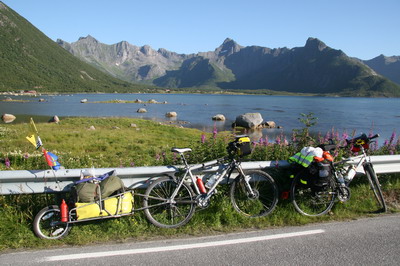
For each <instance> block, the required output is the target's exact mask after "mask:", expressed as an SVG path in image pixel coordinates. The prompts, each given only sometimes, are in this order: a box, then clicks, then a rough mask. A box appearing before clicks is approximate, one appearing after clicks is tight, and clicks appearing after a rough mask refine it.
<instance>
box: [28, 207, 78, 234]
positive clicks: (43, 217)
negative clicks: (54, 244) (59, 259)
mask: <svg viewBox="0 0 400 266" xmlns="http://www.w3.org/2000/svg"><path fill="white" fill-rule="evenodd" d="M70 230H71V226H70V224H68V223H62V222H61V211H60V208H59V207H58V206H57V205H52V206H48V207H45V208H43V209H42V210H41V211H40V212H38V214H36V216H35V219H34V221H33V231H34V232H35V235H36V236H37V237H39V238H43V239H61V238H63V237H65V236H66V235H68V233H69V231H70Z"/></svg>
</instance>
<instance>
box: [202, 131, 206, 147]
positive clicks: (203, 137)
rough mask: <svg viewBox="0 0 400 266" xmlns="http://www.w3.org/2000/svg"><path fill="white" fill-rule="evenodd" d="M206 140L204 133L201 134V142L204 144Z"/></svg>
mask: <svg viewBox="0 0 400 266" xmlns="http://www.w3.org/2000/svg"><path fill="white" fill-rule="evenodd" d="M205 142H206V134H204V133H203V134H201V143H202V144H204V143H205Z"/></svg>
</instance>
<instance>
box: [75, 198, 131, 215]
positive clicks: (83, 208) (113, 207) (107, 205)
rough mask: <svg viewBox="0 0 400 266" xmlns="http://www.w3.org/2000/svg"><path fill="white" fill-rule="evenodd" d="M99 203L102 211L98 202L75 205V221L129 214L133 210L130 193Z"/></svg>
mask: <svg viewBox="0 0 400 266" xmlns="http://www.w3.org/2000/svg"><path fill="white" fill-rule="evenodd" d="M101 203H102V204H103V210H102V209H101V208H100V205H99V204H100V202H96V203H80V202H77V203H75V206H76V215H77V219H78V220H82V219H88V218H94V217H99V216H109V215H119V214H127V213H130V212H132V208H133V195H132V193H131V192H125V193H124V194H121V195H119V196H115V197H111V198H109V199H106V200H104V201H101Z"/></svg>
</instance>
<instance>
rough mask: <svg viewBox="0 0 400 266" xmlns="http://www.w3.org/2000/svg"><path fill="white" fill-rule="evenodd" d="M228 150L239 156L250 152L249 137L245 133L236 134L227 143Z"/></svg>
mask: <svg viewBox="0 0 400 266" xmlns="http://www.w3.org/2000/svg"><path fill="white" fill-rule="evenodd" d="M228 150H229V151H233V152H235V153H236V154H237V155H238V156H239V157H244V156H246V155H249V154H251V145H250V138H249V137H248V136H246V135H242V136H236V138H235V140H234V141H232V142H230V143H229V144H228Z"/></svg>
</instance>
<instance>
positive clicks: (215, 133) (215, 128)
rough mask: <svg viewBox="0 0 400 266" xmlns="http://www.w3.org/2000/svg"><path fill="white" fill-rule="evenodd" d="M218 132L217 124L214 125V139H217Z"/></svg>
mask: <svg viewBox="0 0 400 266" xmlns="http://www.w3.org/2000/svg"><path fill="white" fill-rule="evenodd" d="M217 134H218V130H217V124H216V123H214V130H213V137H214V139H215V138H217Z"/></svg>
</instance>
